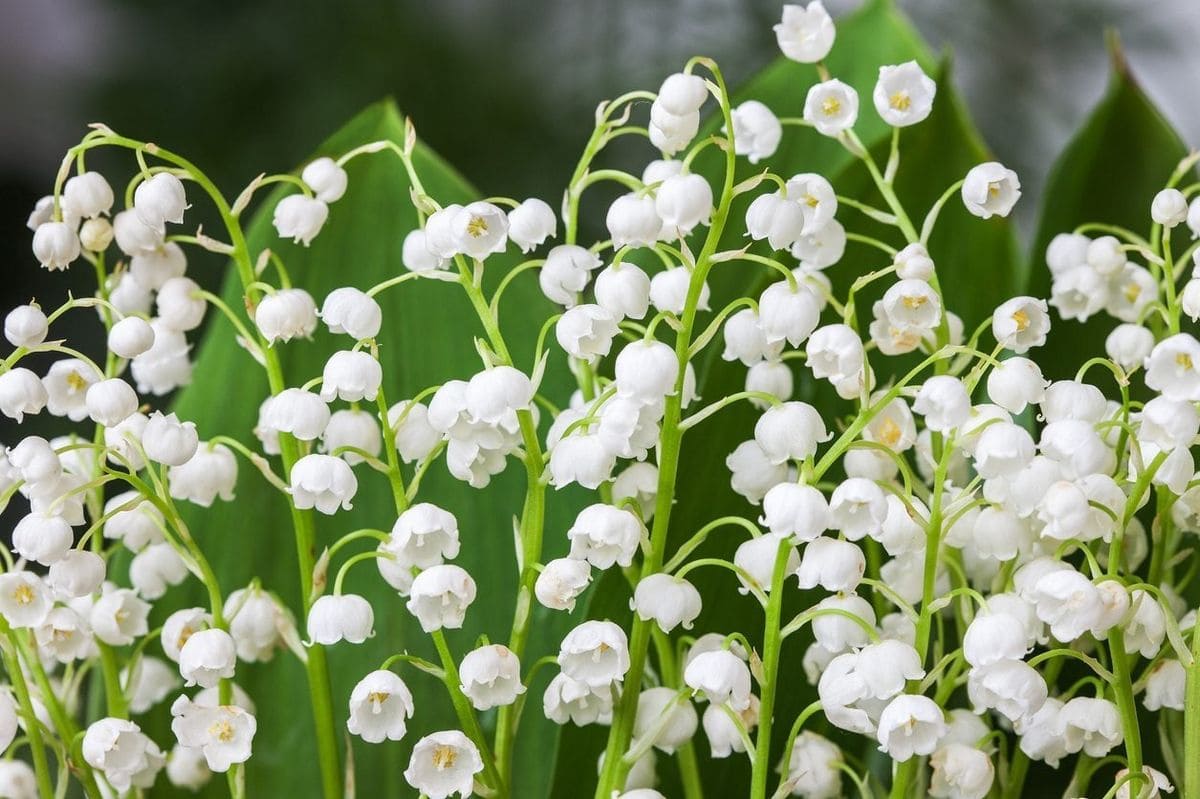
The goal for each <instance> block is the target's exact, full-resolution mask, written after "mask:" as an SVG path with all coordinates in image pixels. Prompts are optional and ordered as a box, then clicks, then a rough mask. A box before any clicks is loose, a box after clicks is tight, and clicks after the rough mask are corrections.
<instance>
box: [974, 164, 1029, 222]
mask: <svg viewBox="0 0 1200 799" xmlns="http://www.w3.org/2000/svg"><path fill="white" fill-rule="evenodd" d="M1020 198H1021V181H1020V179H1019V178H1017V173H1016V172H1014V171H1012V170H1011V169H1009V168H1008V167H1006V166H1004V164H1000V163H997V162H995V161H988V162H986V163H983V164H979V165H978V166H974V167H972V168H971V170H970V171H969V172H967V176H966V178H964V179H963V185H962V201H963V205H965V206H966V208H967V210H968V211H970V212H971V213H972V214H973V215H975V216H977V217H979V218H980V219H991V218H992V217H993V216H1008V215H1009V213H1010V212H1011V211H1012V209H1013V206H1014V205H1016V204H1017V200H1019V199H1020Z"/></svg>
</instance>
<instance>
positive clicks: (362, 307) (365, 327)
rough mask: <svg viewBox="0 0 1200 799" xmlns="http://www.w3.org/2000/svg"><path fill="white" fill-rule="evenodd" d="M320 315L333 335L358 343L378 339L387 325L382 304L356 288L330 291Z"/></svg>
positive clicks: (347, 287)
mask: <svg viewBox="0 0 1200 799" xmlns="http://www.w3.org/2000/svg"><path fill="white" fill-rule="evenodd" d="M260 307H261V306H260ZM319 315H320V317H321V321H323V322H324V323H325V326H326V327H328V328H329V332H330V333H345V334H347V335H348V336H350V337H351V338H353V339H355V340H356V341H362V340H364V339H369V338H375V337H376V336H377V335H379V328H380V326H381V325H382V324H383V310H382V309H381V308H380V307H379V303H378V302H376V301H375V298H374V297H371V296H370V295H368V294H366V293H365V292H362V291H359V290H358V289H356V288H354V287H353V286H343V287H342V288H338V289H334V290H333V291H331V292H329V294H328V295H327V296H326V297H325V302H324V303H323V304H322V305H321V313H320V314H319Z"/></svg>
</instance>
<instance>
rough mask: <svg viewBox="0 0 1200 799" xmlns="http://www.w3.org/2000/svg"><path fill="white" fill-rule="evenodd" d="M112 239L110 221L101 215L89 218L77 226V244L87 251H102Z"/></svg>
mask: <svg viewBox="0 0 1200 799" xmlns="http://www.w3.org/2000/svg"><path fill="white" fill-rule="evenodd" d="M112 240H113V227H112V223H111V222H109V221H108V220H107V219H105V218H103V217H97V218H95V219H89V220H87V221H86V222H84V223H83V225H81V226H80V228H79V244H80V246H82V247H83V249H85V250H87V251H88V252H104V251H105V250H107V249H108V245H110V244H112Z"/></svg>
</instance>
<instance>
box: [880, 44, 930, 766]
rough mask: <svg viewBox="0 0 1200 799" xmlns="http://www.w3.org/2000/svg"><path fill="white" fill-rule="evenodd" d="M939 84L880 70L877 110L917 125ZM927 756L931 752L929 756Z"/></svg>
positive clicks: (906, 70) (916, 69)
mask: <svg viewBox="0 0 1200 799" xmlns="http://www.w3.org/2000/svg"><path fill="white" fill-rule="evenodd" d="M935 94H937V84H936V83H934V82H933V80H931V79H930V78H929V76H928V75H926V74H925V72H924V71H923V70H922V69H921V67H920V66H919V65H918V64H917V62H916V61H907V62H905V63H903V64H899V65H896V66H889V67H880V68H879V80H878V82H876V84H875V91H874V92H873V93H872V95H871V96H872V99H873V100H874V101H875V110H876V111H877V112H879V116H881V117H883V121H884V122H886V123H888V124H889V125H891V126H892V127H897V128H902V127H907V126H909V125H915V124H917V123H918V122H921V121H923V120H924V119H925V118H926V117H928V116H929V112H930V111H932V110H933V98H934V95H935ZM926 754H928V753H926Z"/></svg>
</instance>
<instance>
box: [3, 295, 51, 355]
mask: <svg viewBox="0 0 1200 799" xmlns="http://www.w3.org/2000/svg"><path fill="white" fill-rule="evenodd" d="M48 330H49V324H48V322H47V321H46V314H44V313H42V309H41V308H39V307H38V306H37V304H36V303H30V304H29V305H18V306H17V307H16V308H13V309H12V310H11V311H9V313H8V316H6V317H4V337H5V338H6V339H8V342H9V343H10V344H12V345H13V346H14V347H36V346H37V345H38V344H41V343H42V342H43V341H45V340H46V334H47V332H48Z"/></svg>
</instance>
